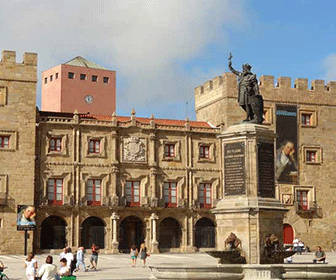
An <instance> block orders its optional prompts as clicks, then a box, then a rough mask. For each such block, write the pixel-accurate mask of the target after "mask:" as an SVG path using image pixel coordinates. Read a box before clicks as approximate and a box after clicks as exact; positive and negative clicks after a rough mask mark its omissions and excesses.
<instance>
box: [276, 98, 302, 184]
mask: <svg viewBox="0 0 336 280" xmlns="http://www.w3.org/2000/svg"><path fill="white" fill-rule="evenodd" d="M297 121H298V118H297V106H295V105H280V104H277V105H276V158H275V180H276V182H278V183H280V184H297V183H298V145H297V143H298V141H297V138H298V128H297V127H298V124H297Z"/></svg>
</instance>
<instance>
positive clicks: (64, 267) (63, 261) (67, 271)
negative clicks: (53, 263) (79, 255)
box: [57, 258, 71, 276]
mask: <svg viewBox="0 0 336 280" xmlns="http://www.w3.org/2000/svg"><path fill="white" fill-rule="evenodd" d="M60 265H61V267H60V269H59V271H58V273H57V274H58V275H59V276H69V275H70V274H71V273H70V268H69V267H68V266H67V260H66V258H63V259H61V260H60Z"/></svg>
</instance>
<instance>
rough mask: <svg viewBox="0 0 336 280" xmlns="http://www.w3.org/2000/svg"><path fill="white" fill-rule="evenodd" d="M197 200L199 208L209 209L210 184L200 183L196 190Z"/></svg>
mask: <svg viewBox="0 0 336 280" xmlns="http://www.w3.org/2000/svg"><path fill="white" fill-rule="evenodd" d="M198 199H199V203H200V207H201V208H211V184H210V183H202V184H200V185H199V189H198Z"/></svg>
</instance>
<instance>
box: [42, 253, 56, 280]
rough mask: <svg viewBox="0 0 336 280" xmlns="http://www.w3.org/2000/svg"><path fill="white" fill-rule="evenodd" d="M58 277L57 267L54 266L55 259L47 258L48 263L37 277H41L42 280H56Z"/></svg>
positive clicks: (43, 265)
mask: <svg viewBox="0 0 336 280" xmlns="http://www.w3.org/2000/svg"><path fill="white" fill-rule="evenodd" d="M56 276H57V267H56V265H54V264H53V257H52V256H47V258H46V263H44V264H42V266H41V268H40V270H39V271H38V273H37V277H40V278H41V280H55V278H56Z"/></svg>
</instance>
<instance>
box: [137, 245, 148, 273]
mask: <svg viewBox="0 0 336 280" xmlns="http://www.w3.org/2000/svg"><path fill="white" fill-rule="evenodd" d="M139 255H140V259H141V260H142V262H143V267H145V266H146V259H147V257H148V256H149V255H148V254H147V247H146V245H145V243H141V245H140V251H139Z"/></svg>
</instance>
